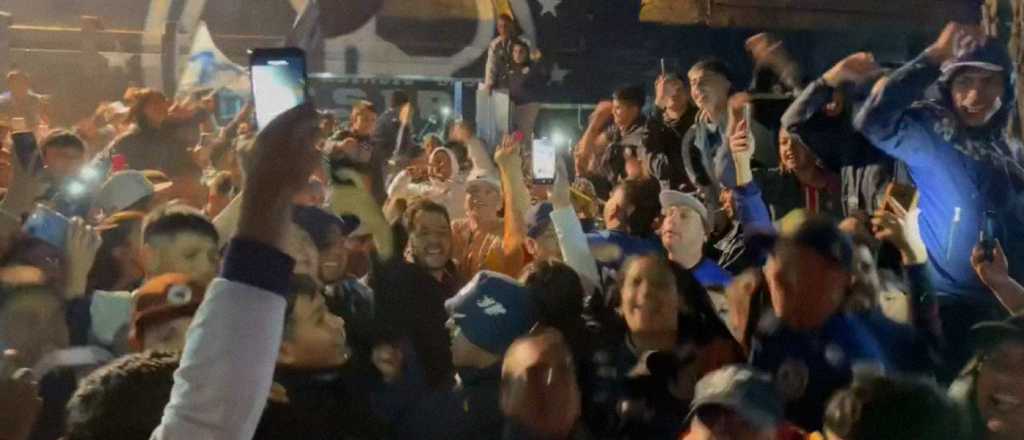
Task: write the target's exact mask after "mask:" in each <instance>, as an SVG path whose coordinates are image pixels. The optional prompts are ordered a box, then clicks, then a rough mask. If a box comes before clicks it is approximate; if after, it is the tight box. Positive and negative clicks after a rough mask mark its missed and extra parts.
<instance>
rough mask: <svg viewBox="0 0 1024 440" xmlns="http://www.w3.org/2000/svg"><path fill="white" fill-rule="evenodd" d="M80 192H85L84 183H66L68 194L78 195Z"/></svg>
mask: <svg viewBox="0 0 1024 440" xmlns="http://www.w3.org/2000/svg"><path fill="white" fill-rule="evenodd" d="M82 194H85V184H83V183H82V182H77V181H76V182H71V183H69V184H68V195H70V196H72V197H78V196H80V195H82Z"/></svg>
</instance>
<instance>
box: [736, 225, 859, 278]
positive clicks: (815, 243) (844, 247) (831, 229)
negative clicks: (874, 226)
mask: <svg viewBox="0 0 1024 440" xmlns="http://www.w3.org/2000/svg"><path fill="white" fill-rule="evenodd" d="M787 229H789V228H787ZM779 242H788V243H792V244H795V245H797V246H801V247H806V248H809V249H811V250H813V251H814V252H815V253H817V254H818V255H821V256H822V257H824V258H825V259H827V260H829V261H832V262H833V263H836V264H838V265H839V267H840V268H842V269H843V270H845V271H847V272H848V271H850V270H852V269H853V240H851V239H850V237H849V236H848V235H847V234H846V233H844V232H843V231H840V230H839V227H838V226H837V225H836V223H835V222H834V221H832V220H831V219H829V218H828V217H824V216H819V215H815V216H811V217H807V218H806V219H804V220H803V221H802V222H800V224H799V225H798V226H795V227H794V228H793V229H792V230H791V232H783V233H782V234H781V235H780V234H775V233H754V234H751V236H750V238H748V239H747V241H746V245H747V247H748V249H751V250H752V251H753V252H755V253H757V252H762V253H766V254H770V253H772V252H774V250H775V246H776V245H777V244H778V243H779Z"/></svg>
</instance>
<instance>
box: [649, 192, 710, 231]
mask: <svg viewBox="0 0 1024 440" xmlns="http://www.w3.org/2000/svg"><path fill="white" fill-rule="evenodd" d="M658 200H659V201H660V202H661V209H663V210H664V209H668V208H670V207H673V206H683V207H687V208H690V209H692V210H694V211H697V214H699V215H700V220H701V222H703V223H704V230H706V231H708V232H709V233H710V232H711V223H710V219H709V218H708V208H706V207H705V206H704V204H703V203H701V201H700V199H698V198H696V197H694V196H692V195H689V194H686V193H682V192H679V191H674V190H670V189H667V190H664V191H662V192H661V194H658Z"/></svg>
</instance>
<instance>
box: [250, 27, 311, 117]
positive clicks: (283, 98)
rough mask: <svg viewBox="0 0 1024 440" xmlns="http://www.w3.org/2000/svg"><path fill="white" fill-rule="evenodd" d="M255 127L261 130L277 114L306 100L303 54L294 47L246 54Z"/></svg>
mask: <svg viewBox="0 0 1024 440" xmlns="http://www.w3.org/2000/svg"><path fill="white" fill-rule="evenodd" d="M249 68H250V77H251V78H252V96H253V102H254V105H255V113H256V127H258V128H260V129H262V128H264V127H266V126H267V124H270V121H273V120H274V118H276V117H278V116H279V115H280V114H281V113H284V112H285V111H287V110H289V109H291V108H292V107H295V106H297V105H300V104H302V103H305V102H306V101H307V100H308V99H309V93H308V90H307V76H306V53H305V52H303V51H302V49H299V48H295V47H283V48H261V49H252V50H250V51H249Z"/></svg>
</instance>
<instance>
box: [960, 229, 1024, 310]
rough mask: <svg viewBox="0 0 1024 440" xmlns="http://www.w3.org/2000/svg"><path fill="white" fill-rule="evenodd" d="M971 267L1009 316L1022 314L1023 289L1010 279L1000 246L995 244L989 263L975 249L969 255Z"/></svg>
mask: <svg viewBox="0 0 1024 440" xmlns="http://www.w3.org/2000/svg"><path fill="white" fill-rule="evenodd" d="M971 266H974V271H975V272H976V273H977V274H978V278H980V279H981V282H983V283H985V286H987V287H988V288H989V290H991V291H992V293H993V294H994V295H995V296H996V299H998V300H999V302H1000V303H1001V304H1002V305H1003V307H1005V308H1006V310H1007V311H1008V312H1010V314H1012V315H1014V316H1016V315H1020V314H1022V313H1024V287H1022V286H1021V285H1020V283H1018V282H1017V281H1016V280H1014V279H1013V278H1011V277H1010V265H1009V262H1008V261H1007V259H1006V254H1004V253H1003V246H1002V245H1001V244H999V243H997V244H996V248H995V250H994V251H993V252H992V259H991V261H989V260H987V259H986V258H985V253H984V251H983V250H982V249H981V247H980V246H977V247H975V248H974V252H972V253H971Z"/></svg>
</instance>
